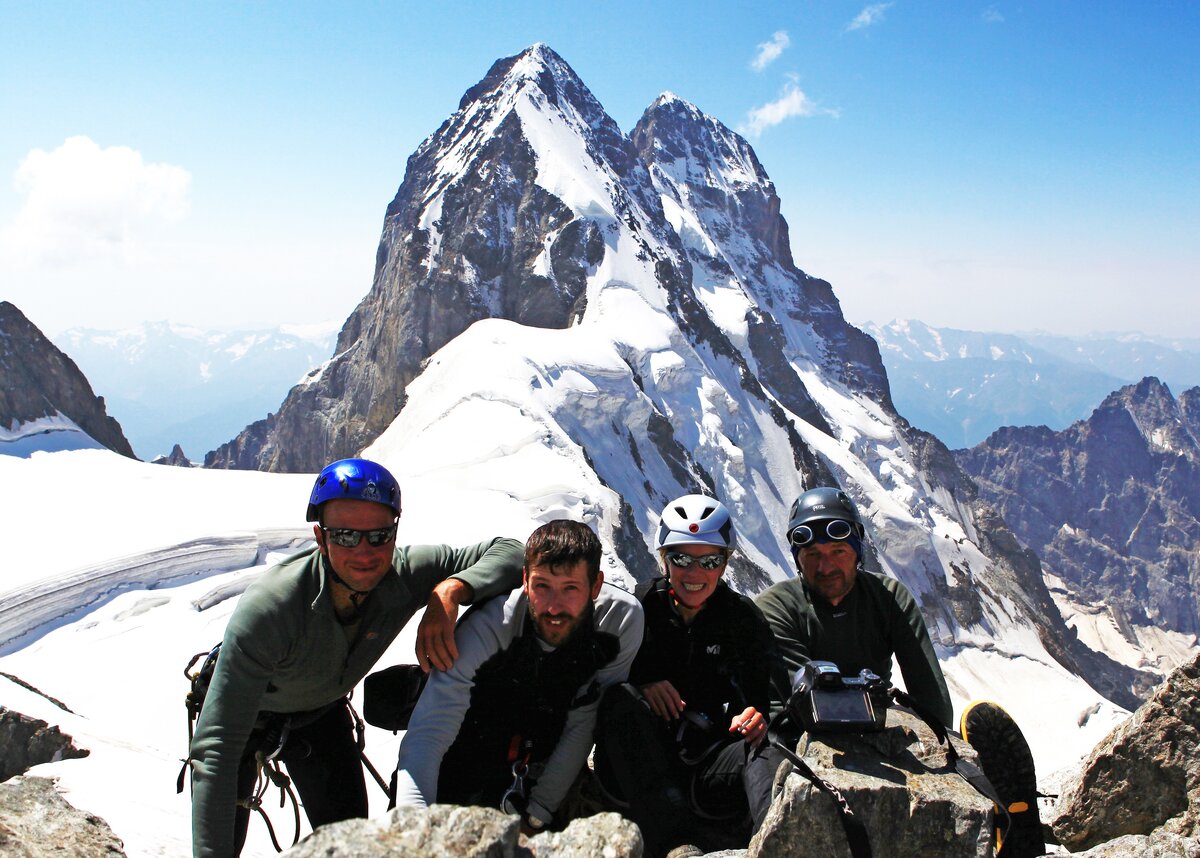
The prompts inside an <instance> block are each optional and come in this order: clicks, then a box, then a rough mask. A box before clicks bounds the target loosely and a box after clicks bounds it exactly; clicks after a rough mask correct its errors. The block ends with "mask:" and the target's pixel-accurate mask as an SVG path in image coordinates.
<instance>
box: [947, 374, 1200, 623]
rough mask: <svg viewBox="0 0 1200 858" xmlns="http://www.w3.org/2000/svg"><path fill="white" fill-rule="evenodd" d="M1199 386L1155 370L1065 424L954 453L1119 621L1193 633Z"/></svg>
mask: <svg viewBox="0 0 1200 858" xmlns="http://www.w3.org/2000/svg"><path fill="white" fill-rule="evenodd" d="M1198 400H1200V388H1193V389H1192V390H1189V391H1187V392H1186V393H1185V394H1184V396H1183V397H1182V398H1181V399H1180V400H1179V401H1178V402H1177V401H1176V400H1175V399H1174V398H1173V397H1172V396H1171V393H1170V391H1169V390H1168V389H1167V388H1166V387H1165V386H1163V385H1162V384H1160V383H1159V382H1158V381H1157V379H1154V378H1146V379H1143V380H1142V381H1141V382H1140V383H1138V384H1136V385H1130V386H1128V387H1123V388H1121V389H1120V390H1118V391H1116V392H1115V393H1113V394H1112V395H1110V396H1109V397H1108V398H1107V399H1106V400H1105V401H1104V402H1103V403H1102V404H1101V405H1100V407H1099V408H1097V409H1096V411H1095V412H1093V414H1092V416H1091V417H1090V418H1089V419H1088V420H1086V421H1081V422H1079V423H1076V424H1074V425H1073V426H1071V427H1069V428H1068V429H1066V430H1064V431H1062V432H1051V431H1050V430H1048V429H1046V428H1045V427H1031V428H1020V429H1018V428H1011V427H1007V428H1004V429H1001V430H999V431H997V432H995V433H993V434H992V435H991V437H989V438H988V439H987V440H986V441H985V442H983V443H982V444H980V445H978V446H977V447H974V448H972V449H970V450H965V451H960V452H958V453H957V454H956V455H957V457H958V460H959V461H960V462H961V463H962V465H963V467H964V468H965V469H966V470H967V471H968V472H969V473H971V474H972V475H973V476H974V477H975V478H976V481H977V482H978V484H979V486H980V490H981V492H982V493H983V495H984V497H985V498H987V499H988V500H989V501H990V502H991V503H993V504H994V505H995V506H996V507H997V508H998V509H999V510H1000V511H1001V513H1002V514H1003V515H1004V518H1005V520H1007V521H1008V523H1009V525H1010V526H1011V527H1012V529H1013V530H1014V532H1016V534H1017V535H1018V536H1019V537H1020V538H1021V540H1022V541H1024V542H1025V544H1026V545H1028V546H1029V547H1030V548H1032V549H1033V550H1034V551H1036V552H1037V553H1038V554H1039V555H1041V557H1042V558H1043V560H1044V561H1045V563H1046V564H1047V565H1048V567H1049V568H1050V569H1051V570H1052V571H1053V572H1054V574H1055V575H1057V576H1058V577H1060V578H1062V579H1063V580H1064V581H1065V582H1067V584H1068V585H1069V586H1070V587H1071V588H1072V589H1073V590H1075V591H1076V592H1077V593H1078V594H1080V596H1082V598H1084V599H1086V600H1087V601H1089V602H1092V603H1095V604H1107V605H1109V606H1110V608H1111V610H1112V611H1113V613H1114V615H1115V616H1116V619H1117V623H1118V627H1122V628H1127V627H1128V626H1130V625H1133V626H1154V627H1156V628H1159V629H1169V630H1172V631H1176V632H1181V633H1183V634H1190V635H1196V634H1200V421H1198V420H1197V409H1196V403H1197V401H1198Z"/></svg>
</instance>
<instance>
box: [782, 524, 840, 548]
mask: <svg viewBox="0 0 1200 858" xmlns="http://www.w3.org/2000/svg"><path fill="white" fill-rule="evenodd" d="M852 535H854V525H853V524H851V523H850V522H848V521H843V520H842V519H840V518H834V519H830V520H829V521H814V522H813V523H812V526H809V525H807V524H802V525H800V526H799V527H797V528H796V529H795V530H793V531H792V545H794V546H796V547H797V548H803V547H804V546H806V545H811V544H812V542H813V540H816V539H820V538H821V537H825V538H826V539H849V538H850V537H851V536H852Z"/></svg>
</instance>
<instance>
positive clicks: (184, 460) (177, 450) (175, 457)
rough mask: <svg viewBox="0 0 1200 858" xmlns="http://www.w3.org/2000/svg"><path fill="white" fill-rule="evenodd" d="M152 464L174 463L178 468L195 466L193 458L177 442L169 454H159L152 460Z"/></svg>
mask: <svg viewBox="0 0 1200 858" xmlns="http://www.w3.org/2000/svg"><path fill="white" fill-rule="evenodd" d="M151 464H152V465H172V466H173V467H176V468H191V467H195V466H194V465H193V464H192V460H191V459H189V458H188V457H187V456H185V455H184V453H183V448H182V447H180V446H179V445H178V444H176V445H175V446H174V447H172V448H171V454H170V455H169V456H158V457H157V458H155V459H154V460H153V461H152V462H151Z"/></svg>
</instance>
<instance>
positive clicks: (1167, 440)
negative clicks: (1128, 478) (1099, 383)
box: [1096, 376, 1200, 459]
mask: <svg viewBox="0 0 1200 858" xmlns="http://www.w3.org/2000/svg"><path fill="white" fill-rule="evenodd" d="M1096 411H1097V416H1099V415H1107V414H1110V413H1114V412H1115V413H1123V414H1126V415H1128V417H1129V419H1130V420H1131V421H1132V422H1133V425H1134V426H1136V428H1137V431H1138V432H1139V434H1140V435H1141V436H1142V438H1143V439H1145V442H1146V444H1147V446H1148V447H1149V448H1150V449H1152V450H1156V451H1159V452H1163V453H1177V454H1180V455H1183V456H1187V457H1189V458H1192V459H1195V457H1196V456H1197V455H1198V454H1200V434H1197V433H1196V431H1195V427H1194V426H1192V425H1191V421H1189V420H1188V419H1187V414H1186V413H1185V412H1184V411H1183V410H1182V408H1181V403H1180V402H1178V401H1177V400H1176V399H1175V397H1174V396H1172V395H1171V391H1170V389H1168V387H1167V386H1166V385H1165V384H1163V383H1162V382H1161V381H1159V380H1158V379H1157V378H1154V377H1153V376H1148V377H1146V378H1143V379H1142V380H1141V381H1139V382H1138V383H1137V384H1132V385H1128V386H1126V387H1122V388H1121V389H1120V390H1117V391H1114V392H1113V393H1111V394H1109V396H1108V397H1107V398H1106V399H1105V400H1104V402H1102V403H1101V404H1100V406H1099V408H1097V409H1096Z"/></svg>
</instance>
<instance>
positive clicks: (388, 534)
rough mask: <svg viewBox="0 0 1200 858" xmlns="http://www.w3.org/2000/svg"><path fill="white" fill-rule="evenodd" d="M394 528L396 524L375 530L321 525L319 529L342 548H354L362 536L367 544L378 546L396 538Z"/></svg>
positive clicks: (373, 546)
mask: <svg viewBox="0 0 1200 858" xmlns="http://www.w3.org/2000/svg"><path fill="white" fill-rule="evenodd" d="M396 528H397V525H395V524H393V525H391V526H390V527H380V528H376V529H375V530H354V529H352V528H349V527H322V528H321V530H322V531H323V532H324V533H325V538H326V539H328V540H329V541H330V542H332V543H333V544H334V545H340V546H341V547H342V548H354V547H355V546H356V545H358V543H360V542H362V538H363V537H364V536H365V537H366V538H367V545H370V546H371V547H372V548H378V547H379V546H380V545H384V544H386V543H388V542H391V541H392V540H393V539H395V538H396Z"/></svg>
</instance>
